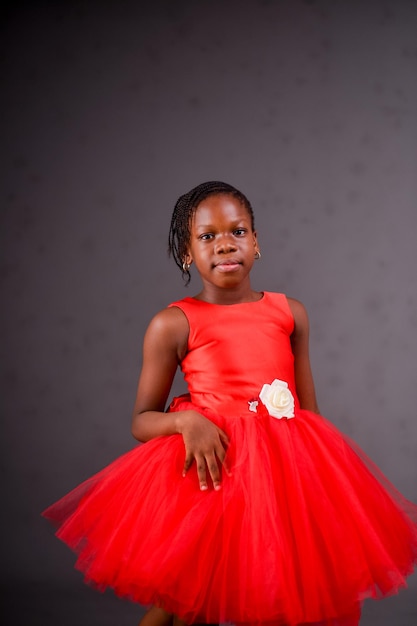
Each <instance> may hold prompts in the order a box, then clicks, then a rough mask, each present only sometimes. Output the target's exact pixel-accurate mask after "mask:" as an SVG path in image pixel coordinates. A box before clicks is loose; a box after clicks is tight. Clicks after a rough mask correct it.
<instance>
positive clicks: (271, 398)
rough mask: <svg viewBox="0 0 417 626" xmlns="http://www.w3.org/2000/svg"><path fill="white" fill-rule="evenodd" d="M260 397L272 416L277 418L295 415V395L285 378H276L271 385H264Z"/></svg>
mask: <svg viewBox="0 0 417 626" xmlns="http://www.w3.org/2000/svg"><path fill="white" fill-rule="evenodd" d="M259 398H260V399H261V400H262V404H264V405H265V407H266V409H267V410H268V413H269V415H271V416H272V417H276V418H277V419H281V418H283V417H286V418H287V419H289V418H291V417H294V396H293V395H292V393H291V391H290V390H289V389H288V384H287V383H286V382H284V381H283V380H278V379H277V378H276V379H275V380H274V381H273V382H272V383H271V384H270V385H264V386H263V387H262V389H261V393H260V394H259Z"/></svg>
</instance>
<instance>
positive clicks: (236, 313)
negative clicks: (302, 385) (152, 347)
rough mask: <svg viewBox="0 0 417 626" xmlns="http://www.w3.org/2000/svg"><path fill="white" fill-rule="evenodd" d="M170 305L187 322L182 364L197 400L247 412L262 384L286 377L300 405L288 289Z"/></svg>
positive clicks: (213, 406) (222, 409)
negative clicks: (232, 300) (221, 301)
mask: <svg viewBox="0 0 417 626" xmlns="http://www.w3.org/2000/svg"><path fill="white" fill-rule="evenodd" d="M170 306H176V307H178V308H180V309H181V310H182V311H183V313H184V315H185V316H186V317H187V320H188V324H189V329H190V330H189V337H188V351H187V354H186V356H185V358H184V359H183V361H182V363H181V369H182V371H183V373H184V378H185V380H186V382H187V385H188V391H189V393H190V396H191V401H192V402H193V403H194V404H196V405H197V406H200V407H210V408H211V409H214V410H216V411H219V412H220V413H223V414H224V413H225V411H226V413H229V412H231V413H233V414H239V415H242V414H246V413H248V412H249V404H248V403H249V401H251V400H254V399H256V398H258V395H259V392H260V390H261V389H262V386H263V385H264V384H265V383H268V384H270V383H271V382H272V381H273V380H274V379H279V380H284V381H285V382H287V383H288V386H289V388H290V390H291V392H292V394H293V396H294V398H295V402H296V406H298V401H297V399H296V390H295V380H294V357H293V353H292V349H291V340H290V337H291V333H292V331H293V329H294V318H293V316H292V313H291V310H290V307H289V304H288V301H287V298H286V296H285V295H284V294H279V293H271V292H264V294H263V297H262V298H261V299H260V300H258V301H255V302H246V303H241V304H232V305H218V304H211V303H208V302H203V301H201V300H196V299H195V298H184V299H183V300H180V301H178V302H173V303H172V304H171V305H170ZM252 415H253V413H252Z"/></svg>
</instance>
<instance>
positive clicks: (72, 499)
mask: <svg viewBox="0 0 417 626" xmlns="http://www.w3.org/2000/svg"><path fill="white" fill-rule="evenodd" d="M169 249H170V252H171V254H172V255H173V257H174V260H175V262H176V263H177V265H178V266H179V268H180V269H181V271H182V273H183V275H184V276H185V278H186V279H187V281H189V279H190V271H189V270H190V267H191V265H193V266H194V267H195V269H196V271H197V272H198V273H199V274H200V277H201V280H202V290H201V291H200V292H199V293H198V294H197V295H196V296H194V297H187V298H184V299H183V300H180V301H179V302H175V303H173V304H171V305H170V306H169V307H168V308H166V309H165V310H163V311H161V312H160V313H158V314H157V315H156V316H155V317H154V319H153V320H152V321H151V323H150V325H149V328H148V330H147V332H146V335H145V340H144V351H143V368H142V372H141V375H140V379H139V386H138V393H137V399H136V405H135V409H134V414H133V422H132V432H133V435H134V437H135V438H136V439H138V440H139V441H142V442H146V444H145V445H143V446H138V447H136V448H135V449H133V450H132V451H130V452H128V453H127V454H125V455H124V456H123V457H121V458H119V459H117V460H116V461H114V462H113V463H112V464H111V465H110V466H108V467H107V468H105V469H104V470H102V471H101V472H99V473H98V474H97V475H96V476H94V477H92V478H91V479H89V480H87V481H86V482H85V483H83V484H82V485H80V486H79V487H77V488H76V489H75V490H74V491H72V492H71V493H70V494H68V495H67V496H65V497H64V498H63V499H62V500H60V501H59V502H57V503H56V504H54V505H52V506H51V507H50V508H49V509H47V510H46V511H45V513H44V515H45V516H46V517H47V518H49V519H51V520H52V521H54V522H56V523H57V524H58V525H59V526H60V529H59V531H58V533H57V535H58V537H59V538H60V539H62V540H63V541H65V542H66V543H67V544H68V545H69V546H70V547H72V548H73V549H74V550H76V551H77V552H78V560H77V567H78V568H79V569H81V570H82V571H83V572H84V574H85V578H86V580H88V581H90V582H92V583H94V584H95V585H97V586H98V587H100V588H105V587H107V586H111V587H113V588H114V589H115V591H116V593H117V594H118V595H121V596H126V597H128V598H130V599H132V600H135V601H137V602H140V603H142V604H146V605H153V607H152V608H151V609H150V610H149V612H148V613H147V614H146V615H145V617H144V618H143V620H142V626H162V625H163V624H167V623H169V622H170V621H171V620H174V622H176V623H187V624H192V623H196V622H206V623H207V622H224V621H229V622H234V623H242V624H263V623H268V622H269V623H270V624H276V625H281V626H284V625H285V626H290V625H291V626H295V625H297V624H298V625H301V624H303V625H307V624H310V625H311V626H312V625H315V626H317V625H318V624H322V625H326V626H354V625H357V624H358V623H359V618H360V608H361V603H362V601H363V600H364V599H365V598H367V597H373V598H376V597H380V596H384V595H387V594H391V593H394V592H395V591H397V590H398V589H399V588H400V587H402V586H404V585H405V577H406V576H407V575H408V574H410V573H411V572H412V570H413V564H414V563H415V562H416V560H417V506H415V505H414V504H412V503H411V502H408V501H407V500H406V499H405V498H404V497H403V496H402V495H401V494H400V493H398V492H397V491H396V490H395V488H394V487H393V486H392V485H391V484H390V483H389V482H388V481H387V479H386V478H385V477H384V476H383V475H382V474H381V472H380V471H379V470H378V469H377V468H376V467H375V466H374V465H373V464H372V462H371V461H370V460H369V459H368V458H366V456H365V455H364V453H363V452H362V451H361V450H360V449H358V447H357V446H356V445H355V444H354V443H353V442H351V441H349V440H348V439H347V438H346V437H345V436H344V435H342V434H341V433H340V432H339V431H337V430H336V429H335V428H334V427H333V426H332V425H331V424H330V423H329V422H327V421H326V420H325V419H324V418H323V417H321V416H320V415H319V410H318V406H317V401H316V395H315V391H314V384H313V378H312V374H311V369H310V361H309V354H308V332H309V331H308V318H307V314H306V311H305V309H304V307H303V305H302V304H301V303H300V302H298V301H296V300H293V299H290V298H287V297H286V296H285V295H283V294H277V293H269V292H257V291H254V290H253V289H252V287H251V283H250V271H251V268H252V266H253V263H254V261H255V259H257V258H259V257H260V251H259V245H258V240H257V235H256V232H255V229H254V218H253V212H252V208H251V205H250V203H249V201H248V200H247V198H246V197H245V196H244V195H243V194H242V193H241V192H239V191H238V190H236V189H235V188H233V187H231V186H230V185H227V184H225V183H220V182H209V183H204V184H202V185H199V186H198V187H196V188H195V189H193V190H191V191H190V192H189V193H187V194H185V195H184V196H182V197H181V198H180V199H179V200H178V202H177V204H176V206H175V210H174V214H173V217H172V221H171V229H170V235H169ZM178 366H180V367H181V369H182V371H183V373H184V377H185V380H186V382H187V384H188V390H189V393H188V394H187V395H184V396H181V397H178V398H174V400H173V401H172V402H171V404H170V406H169V408H168V410H167V411H165V405H166V402H167V399H168V396H169V393H170V389H171V384H172V381H173V377H174V374H175V371H176V369H177V367H178ZM174 615H175V616H176V617H175V618H173V617H172V616H174Z"/></svg>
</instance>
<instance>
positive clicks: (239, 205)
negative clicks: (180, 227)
mask: <svg viewBox="0 0 417 626" xmlns="http://www.w3.org/2000/svg"><path fill="white" fill-rule="evenodd" d="M240 220H249V221H250V215H249V211H248V209H247V207H246V206H245V205H244V204H243V202H241V201H240V200H239V199H238V198H235V197H234V196H231V195H227V194H221V195H220V194H216V195H213V196H209V197H208V198H206V199H205V200H202V201H201V202H200V204H199V205H198V206H197V208H196V210H195V212H194V215H193V225H194V226H195V227H198V226H200V225H207V224H212V223H214V222H224V221H233V222H235V221H240Z"/></svg>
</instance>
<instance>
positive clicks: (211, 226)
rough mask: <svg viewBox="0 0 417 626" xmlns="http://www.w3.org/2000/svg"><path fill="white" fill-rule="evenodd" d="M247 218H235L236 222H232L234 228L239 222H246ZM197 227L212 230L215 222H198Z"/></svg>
mask: <svg viewBox="0 0 417 626" xmlns="http://www.w3.org/2000/svg"><path fill="white" fill-rule="evenodd" d="M245 220H246V218H243V217H240V218H239V219H238V220H235V221H234V222H232V223H231V227H232V228H236V226H239V224H241V223H242V222H245ZM195 227H196V228H198V229H200V228H202V229H204V230H210V229H213V228H215V225H214V224H196V225H195Z"/></svg>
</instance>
